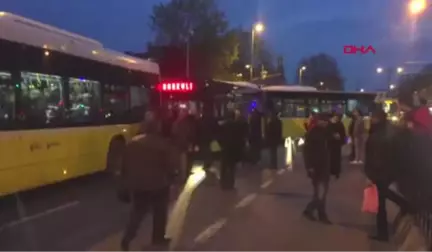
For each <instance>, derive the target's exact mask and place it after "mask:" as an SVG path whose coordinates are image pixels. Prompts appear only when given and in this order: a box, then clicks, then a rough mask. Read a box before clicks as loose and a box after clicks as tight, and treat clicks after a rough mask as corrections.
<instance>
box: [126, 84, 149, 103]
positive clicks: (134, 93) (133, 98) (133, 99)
mask: <svg viewBox="0 0 432 252" xmlns="http://www.w3.org/2000/svg"><path fill="white" fill-rule="evenodd" d="M148 101H149V97H148V93H147V90H146V88H145V87H130V107H131V108H135V107H143V106H146V105H147V103H148Z"/></svg>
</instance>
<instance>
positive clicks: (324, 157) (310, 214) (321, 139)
mask: <svg viewBox="0 0 432 252" xmlns="http://www.w3.org/2000/svg"><path fill="white" fill-rule="evenodd" d="M327 125H328V115H325V114H319V115H317V125H316V126H315V127H313V128H312V129H310V130H309V131H308V132H307V133H306V135H305V144H304V149H303V156H304V163H305V168H306V171H307V174H308V176H309V177H310V178H311V180H312V186H313V197H312V201H311V202H310V203H309V204H308V205H307V206H306V209H305V210H304V212H303V215H304V216H305V217H306V218H308V219H310V220H315V216H314V211H315V210H316V211H317V212H318V218H319V220H320V221H321V222H323V223H326V224H331V222H330V221H329V219H328V216H327V213H326V210H325V208H326V206H325V205H326V198H327V192H328V187H329V181H330V158H329V138H330V136H329V132H328V128H327Z"/></svg>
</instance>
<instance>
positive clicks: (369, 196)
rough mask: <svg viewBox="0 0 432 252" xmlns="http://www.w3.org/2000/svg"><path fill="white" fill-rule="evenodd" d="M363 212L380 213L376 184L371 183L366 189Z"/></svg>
mask: <svg viewBox="0 0 432 252" xmlns="http://www.w3.org/2000/svg"><path fill="white" fill-rule="evenodd" d="M362 212H364V213H373V214H376V213H378V190H377V187H376V185H371V186H368V187H366V188H365V189H364V191H363V205H362Z"/></svg>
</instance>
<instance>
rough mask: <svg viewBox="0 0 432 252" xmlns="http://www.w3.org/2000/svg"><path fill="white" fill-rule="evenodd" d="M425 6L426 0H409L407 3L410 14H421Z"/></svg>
mask: <svg viewBox="0 0 432 252" xmlns="http://www.w3.org/2000/svg"><path fill="white" fill-rule="evenodd" d="M426 8H427V2H426V0H411V1H410V2H409V4H408V10H409V13H410V14H411V15H412V16H418V15H420V14H422V13H423V12H424V11H425V10H426Z"/></svg>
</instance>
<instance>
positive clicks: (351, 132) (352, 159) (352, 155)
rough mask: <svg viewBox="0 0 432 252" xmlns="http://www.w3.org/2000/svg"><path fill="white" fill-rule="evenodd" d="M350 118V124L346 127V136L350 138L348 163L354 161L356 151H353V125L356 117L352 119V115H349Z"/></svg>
mask: <svg viewBox="0 0 432 252" xmlns="http://www.w3.org/2000/svg"><path fill="white" fill-rule="evenodd" d="M350 117H351V122H350V124H349V126H348V135H349V137H350V138H351V153H350V156H349V159H350V161H354V160H355V158H356V157H355V153H356V149H355V144H354V125H355V123H356V122H355V120H356V117H354V116H353V115H352V114H351V115H350Z"/></svg>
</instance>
